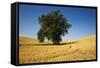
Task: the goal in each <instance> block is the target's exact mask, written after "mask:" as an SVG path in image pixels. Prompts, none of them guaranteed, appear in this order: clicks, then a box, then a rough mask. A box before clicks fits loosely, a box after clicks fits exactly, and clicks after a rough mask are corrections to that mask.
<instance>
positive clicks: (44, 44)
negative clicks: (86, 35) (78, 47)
mask: <svg viewBox="0 0 100 68" xmlns="http://www.w3.org/2000/svg"><path fill="white" fill-rule="evenodd" d="M75 43H78V41H74V42H65V43H60V44H58V45H55V44H52V43H43V44H42V43H40V44H29V45H28V44H27V45H24V46H60V45H69V44H70V45H71V44H75Z"/></svg>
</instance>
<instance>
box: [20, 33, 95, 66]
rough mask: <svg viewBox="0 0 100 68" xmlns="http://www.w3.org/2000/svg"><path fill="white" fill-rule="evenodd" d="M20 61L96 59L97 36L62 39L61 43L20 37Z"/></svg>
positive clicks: (40, 61) (21, 62) (22, 62)
mask: <svg viewBox="0 0 100 68" xmlns="http://www.w3.org/2000/svg"><path fill="white" fill-rule="evenodd" d="M19 44H20V46H19V63H20V64H27V63H44V62H62V61H80V60H95V59H96V36H95V35H91V36H88V37H85V38H82V39H80V40H73V41H62V42H61V44H60V45H52V43H51V42H48V41H46V42H44V43H39V42H38V40H36V39H32V38H29V37H23V36H20V37H19Z"/></svg>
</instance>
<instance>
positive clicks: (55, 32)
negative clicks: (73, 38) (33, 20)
mask: <svg viewBox="0 0 100 68" xmlns="http://www.w3.org/2000/svg"><path fill="white" fill-rule="evenodd" d="M39 24H40V26H41V28H40V30H39V31H38V33H37V35H38V40H39V41H40V42H43V41H44V40H45V39H48V40H50V41H52V42H53V44H59V42H61V41H62V39H61V36H64V35H65V34H66V33H68V29H69V28H70V27H71V24H69V23H68V20H67V19H65V17H64V16H63V15H62V14H61V12H60V11H59V10H55V11H51V12H49V13H47V14H43V15H41V16H40V17H39Z"/></svg>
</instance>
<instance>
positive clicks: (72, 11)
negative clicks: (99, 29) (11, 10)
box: [19, 4, 96, 40]
mask: <svg viewBox="0 0 100 68" xmlns="http://www.w3.org/2000/svg"><path fill="white" fill-rule="evenodd" d="M53 10H60V11H61V13H62V14H63V15H64V17H65V18H67V19H68V21H69V23H71V24H72V27H71V28H70V29H69V34H66V35H65V36H64V37H62V38H63V39H64V40H73V39H80V38H82V37H86V36H89V35H95V34H96V9H94V8H79V7H78V8H77V7H74V8H73V7H60V6H58V7H57V6H39V5H26V4H20V5H19V35H21V36H28V37H32V38H36V37H37V32H38V30H39V29H40V25H39V21H38V17H39V16H40V15H42V14H47V13H48V12H50V11H53Z"/></svg>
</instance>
